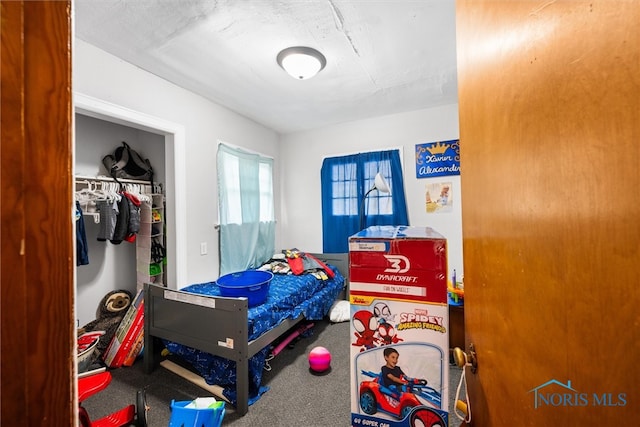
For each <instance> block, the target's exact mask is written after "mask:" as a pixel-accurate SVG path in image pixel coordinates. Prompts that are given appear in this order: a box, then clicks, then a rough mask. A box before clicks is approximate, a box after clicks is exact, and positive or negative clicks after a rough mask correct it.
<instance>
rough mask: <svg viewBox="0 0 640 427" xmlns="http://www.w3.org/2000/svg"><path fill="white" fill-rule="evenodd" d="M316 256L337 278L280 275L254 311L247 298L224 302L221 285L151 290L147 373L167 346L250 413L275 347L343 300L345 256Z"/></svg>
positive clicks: (147, 302) (147, 316)
mask: <svg viewBox="0 0 640 427" xmlns="http://www.w3.org/2000/svg"><path fill="white" fill-rule="evenodd" d="M313 255H314V256H316V257H317V258H318V259H320V260H322V261H324V262H325V263H327V265H328V266H329V268H331V270H332V271H333V272H334V273H335V277H334V278H332V279H329V280H321V279H319V278H317V277H315V276H313V275H311V274H302V275H299V276H295V275H279V274H275V275H274V278H273V279H272V281H271V285H270V289H269V294H268V297H267V301H266V302H265V303H264V304H262V305H258V306H256V307H251V308H250V307H249V306H248V302H247V299H246V298H226V297H222V296H220V290H219V288H218V287H217V285H215V283H206V284H196V285H190V286H187V287H186V288H184V289H182V290H180V291H176V290H171V289H167V288H164V287H162V286H158V285H154V284H145V287H144V289H145V298H144V310H145V316H144V322H145V334H144V353H143V356H144V361H143V363H144V370H145V372H147V373H150V372H152V371H153V370H154V369H155V368H156V367H157V366H158V364H159V362H160V360H161V356H160V354H159V353H160V350H161V349H162V348H164V347H166V348H167V349H169V351H170V352H171V353H172V354H176V355H178V356H180V357H181V358H184V359H185V360H187V361H188V362H189V364H190V365H191V366H192V367H193V368H194V369H195V370H196V371H197V372H198V374H199V375H201V376H202V378H203V379H204V380H205V381H206V383H207V384H219V385H220V386H221V387H222V390H223V392H224V397H225V399H226V400H227V401H229V402H230V403H231V404H233V405H235V407H236V411H237V412H238V414H239V415H244V414H246V413H247V411H248V407H249V404H250V403H252V402H253V401H255V400H257V399H258V398H259V397H260V395H261V394H262V393H263V392H264V391H265V389H264V387H262V385H261V384H260V381H261V376H262V368H263V366H264V363H265V360H266V358H267V355H268V352H269V348H270V344H271V343H273V342H274V341H275V340H277V339H278V338H279V337H281V336H282V335H283V334H284V333H285V332H287V331H289V330H291V329H292V328H295V327H296V326H297V325H301V324H302V323H301V322H303V321H305V320H319V319H322V318H323V317H324V316H326V315H327V313H328V311H329V309H330V308H331V305H332V304H333V302H334V301H335V300H336V299H340V298H344V295H345V292H346V289H347V284H348V279H347V277H348V257H347V254H313ZM206 325H211V326H210V327H205V326H206Z"/></svg>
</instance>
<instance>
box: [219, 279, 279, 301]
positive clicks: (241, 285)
mask: <svg viewBox="0 0 640 427" xmlns="http://www.w3.org/2000/svg"><path fill="white" fill-rule="evenodd" d="M271 279H273V273H271V272H270V271H262V270H246V271H238V272H236V273H229V274H225V275H224V276H221V277H220V278H219V279H218V280H216V283H217V284H218V286H219V287H220V293H222V296H223V297H234V298H235V297H246V298H247V299H248V300H249V301H248V303H249V307H253V306H256V305H259V304H262V303H263V302H265V301H266V299H267V294H268V293H269V284H270V283H271Z"/></svg>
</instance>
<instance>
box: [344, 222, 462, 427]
mask: <svg viewBox="0 0 640 427" xmlns="http://www.w3.org/2000/svg"><path fill="white" fill-rule="evenodd" d="M349 274H350V293H349V301H350V304H351V311H350V315H351V362H350V364H351V380H350V382H351V425H352V426H365V425H367V426H378V427H391V426H414V425H428V426H443V427H444V426H446V425H448V407H449V399H448V396H449V394H448V393H449V391H448V382H449V337H448V323H449V311H448V305H447V244H446V239H445V238H444V237H443V236H442V235H440V234H438V233H437V232H435V231H434V230H432V229H430V228H427V227H394V226H384V227H369V228H367V229H366V230H363V231H361V232H359V233H358V234H356V235H354V236H352V237H351V238H350V239H349Z"/></svg>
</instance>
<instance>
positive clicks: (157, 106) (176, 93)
mask: <svg viewBox="0 0 640 427" xmlns="http://www.w3.org/2000/svg"><path fill="white" fill-rule="evenodd" d="M74 43H75V44H74V47H73V50H74V55H73V58H74V64H73V90H74V92H76V93H81V94H83V95H87V96H90V97H94V98H97V99H100V100H102V101H106V102H109V103H113V104H115V105H118V106H121V107H123V108H126V109H130V110H133V111H136V112H141V113H144V114H147V115H150V116H153V117H157V118H160V119H163V120H166V121H168V122H172V123H177V124H179V125H181V126H183V127H184V129H185V144H186V147H185V148H186V150H185V152H186V159H185V163H186V165H185V166H186V167H185V170H186V177H185V182H186V183H187V185H186V190H185V191H186V195H185V196H186V206H180V207H178V209H183V210H184V211H185V212H186V224H187V227H186V234H187V236H186V242H187V243H186V251H187V253H186V254H185V258H186V263H187V282H188V283H200V282H205V281H211V280H215V279H216V278H217V277H218V251H217V247H218V236H217V231H216V230H215V228H214V225H215V224H216V221H217V197H218V196H217V189H216V182H217V181H216V167H215V159H216V157H215V154H216V147H217V141H218V140H222V141H226V142H229V143H231V144H234V145H237V146H240V147H245V148H247V149H249V150H253V151H256V152H260V153H263V154H265V155H267V156H271V157H273V158H275V159H276V161H275V162H274V163H275V164H274V172H275V176H274V185H276V189H275V199H276V209H278V207H279V206H280V202H279V200H280V194H279V192H278V188H279V187H278V185H279V161H278V160H277V159H278V156H279V146H278V135H277V134H276V132H274V131H272V130H270V129H268V128H266V127H264V126H262V125H260V124H258V123H256V122H254V121H252V120H249V119H247V118H245V117H243V116H241V115H239V114H237V113H235V112H233V111H230V110H229V109H227V108H224V107H222V106H219V105H217V104H214V103H212V102H210V101H208V100H206V99H204V98H203V97H201V96H199V95H197V94H194V93H192V92H189V91H187V90H184V89H182V88H180V87H178V86H176V85H174V84H172V83H169V82H167V81H166V80H163V79H161V78H159V77H156V76H155V75H153V74H150V73H148V72H146V71H144V70H142V69H140V68H137V67H135V66H133V65H131V64H129V63H127V62H125V61H122V60H121V59H119V58H117V57H115V56H113V55H110V54H108V53H106V52H104V51H102V50H100V49H97V48H95V47H94V46H92V45H90V44H88V43H85V42H83V41H82V40H79V39H75V40H74ZM276 215H279V212H278V211H276ZM201 242H207V246H208V248H209V250H208V254H207V255H204V256H203V255H200V243H201ZM101 296H102V295H99V296H97V300H98V301H96V304H97V302H99V299H100V297H101Z"/></svg>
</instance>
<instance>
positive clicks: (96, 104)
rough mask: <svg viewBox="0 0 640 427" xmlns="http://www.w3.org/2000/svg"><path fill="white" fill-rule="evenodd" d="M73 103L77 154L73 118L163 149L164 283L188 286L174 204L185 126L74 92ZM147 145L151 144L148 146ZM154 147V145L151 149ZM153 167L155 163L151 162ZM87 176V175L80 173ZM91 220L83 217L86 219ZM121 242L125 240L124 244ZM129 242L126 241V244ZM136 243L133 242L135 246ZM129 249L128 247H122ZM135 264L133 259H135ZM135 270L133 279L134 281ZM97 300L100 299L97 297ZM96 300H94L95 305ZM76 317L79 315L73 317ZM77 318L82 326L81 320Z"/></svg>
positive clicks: (180, 185) (180, 182) (181, 195)
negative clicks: (116, 129) (135, 135)
mask: <svg viewBox="0 0 640 427" xmlns="http://www.w3.org/2000/svg"><path fill="white" fill-rule="evenodd" d="M73 102H74V113H75V114H74V126H73V129H74V138H73V144H74V147H73V152H74V153H75V154H76V155H74V157H77V153H78V149H79V144H82V141H78V135H76V130H77V128H76V121H77V122H83V123H85V122H87V121H91V120H94V119H97V120H98V121H104V122H107V123H106V124H105V126H109V125H111V126H112V125H120V126H124V127H127V128H131V129H132V132H136V130H137V131H142V132H139V134H143V135H145V136H143V138H144V139H145V140H146V141H147V142H146V143H147V147H152V146H155V145H157V146H158V148H157V149H158V150H162V151H163V156H158V158H159V159H162V158H163V159H164V164H162V165H158V169H161V170H162V172H163V175H164V178H163V187H164V195H165V218H166V230H167V233H166V254H167V262H166V264H167V266H168V267H167V269H166V276H165V283H166V286H167V288H169V289H180V288H182V287H184V286H186V285H187V283H186V281H187V279H186V259H185V256H184V254H185V253H186V243H185V242H186V219H185V213H184V211H183V210H179V209H177V206H185V204H186V203H185V201H184V199H185V191H184V189H185V181H186V178H185V167H184V160H185V147H184V145H185V144H184V135H185V130H184V127H183V126H182V125H180V124H177V123H173V122H169V121H166V120H164V119H161V118H158V117H153V116H150V115H148V114H145V113H141V112H137V111H134V110H131V109H128V108H125V107H122V106H119V105H115V104H112V103H109V102H106V101H102V100H100V99H97V98H93V97H90V96H87V95H83V94H78V93H75V94H74V97H73ZM120 142H121V141H117V140H114V141H113V146H105V147H101V148H100V150H104V154H107V152H109V151H110V150H112V149H114V148H116V147H117V145H118V144H120ZM149 144H150V145H149ZM153 149H154V150H155V148H153ZM93 151H94V153H92V154H91V156H92V157H97V156H98V155H97V151H96V149H95V148H93ZM100 161H101V157H98V158H97V159H96V164H97V163H100ZM76 168H77V163H76V162H74V171H73V176H74V177H75V176H76V175H77V174H78V172H79V171H77V170H76ZM154 168H156V166H155V165H154ZM82 175H86V174H84V173H83V174H82ZM87 220H90V219H87V218H85V221H87ZM123 244H124V243H123ZM127 244H128V243H127ZM134 246H135V245H134ZM125 250H130V248H123V252H124V251H125ZM134 264H135V262H134ZM80 268H82V267H80ZM74 277H75V280H76V283H75V286H76V296H75V302H76V304H75V306H76V311H77V307H78V294H77V293H78V292H77V289H78V274H76V275H74ZM135 280H136V277H135V273H134V276H133V277H132V281H133V282H134V283H135ZM98 300H99V298H98ZM97 304H98V301H96V308H97ZM76 319H78V317H76ZM78 320H79V322H78V323H79V325H78V326H82V324H84V321H83V320H82V319H78Z"/></svg>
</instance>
